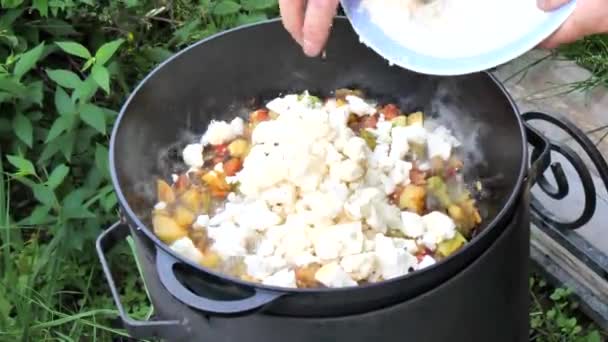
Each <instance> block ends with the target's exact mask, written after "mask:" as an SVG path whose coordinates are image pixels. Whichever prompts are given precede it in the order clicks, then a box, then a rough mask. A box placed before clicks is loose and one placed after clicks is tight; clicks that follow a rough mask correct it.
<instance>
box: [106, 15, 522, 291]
mask: <svg viewBox="0 0 608 342" xmlns="http://www.w3.org/2000/svg"><path fill="white" fill-rule="evenodd" d="M335 19H336V20H341V21H342V22H344V21H346V22H348V19H347V18H346V17H345V16H336V18H335ZM279 21H281V18H275V19H269V20H265V21H262V22H258V23H253V24H248V25H243V26H240V27H236V28H232V29H229V30H226V31H223V32H220V33H217V34H214V35H212V36H210V37H207V38H205V39H202V40H200V41H198V42H196V43H193V44H192V45H190V46H188V47H186V48H184V49H182V50H180V51H178V52H176V53H175V54H173V55H172V56H171V57H169V58H167V59H166V60H165V61H163V62H162V63H160V64H159V65H157V66H156V67H155V68H154V69H153V70H152V71H150V72H149V73H148V74H147V75H146V76H145V77H144V78H143V79H142V80H141V81H140V82H139V84H138V85H137V86H136V87H135V89H134V90H133V91H132V92H131V94H130V95H129V96H128V98H127V99H126V100H125V102H124V104H123V105H122V107H121V109H120V112H119V114H118V117H117V118H116V121H115V123H114V127H113V129H112V135H111V139H110V152H109V159H110V176H111V179H112V185H113V187H114V190H115V192H116V196H117V198H118V203H119V205H120V210H121V211H123V212H124V213H125V214H126V215H127V216H128V218H127V220H128V221H129V220H130V221H132V222H133V223H134V224H135V225H136V229H138V230H140V231H142V232H143V233H144V234H145V235H146V236H147V237H148V238H149V239H150V240H152V242H154V245H155V246H156V248H159V247H160V248H161V250H162V251H163V252H164V253H167V254H169V255H170V256H172V257H174V258H175V259H177V260H179V261H180V262H182V263H184V264H187V265H189V266H190V267H193V268H195V269H196V270H197V271H201V272H205V273H208V274H210V275H213V276H215V277H217V278H219V279H221V280H224V281H230V282H232V283H236V284H238V285H239V286H243V287H249V288H251V287H253V288H256V289H261V290H266V291H273V292H282V293H285V294H298V293H307V294H314V293H318V292H322V293H327V292H332V293H335V292H348V291H357V290H365V289H368V288H373V287H380V286H383V285H385V284H388V283H393V282H399V281H406V279H409V278H412V277H419V276H423V275H425V274H427V273H430V272H438V271H441V267H442V266H443V265H444V264H445V263H446V262H449V261H450V260H451V259H453V258H456V257H458V255H461V254H463V253H464V252H465V251H466V250H467V249H469V248H472V247H473V246H474V244H475V243H476V241H477V240H479V239H481V238H482V237H484V236H485V235H487V234H489V231H490V230H492V229H499V228H498V227H497V225H498V223H499V222H500V221H502V220H503V219H504V217H505V216H506V215H508V214H509V213H510V211H511V209H512V208H513V207H514V206H515V204H516V202H517V200H518V195H519V194H520V192H521V191H522V187H523V186H524V183H525V178H526V177H527V171H528V163H527V157H528V146H527V142H526V141H527V140H526V133H525V128H524V123H523V120H522V118H521V116H520V113H519V109H518V108H517V105H516V104H515V101H514V100H513V98H512V97H511V95H510V94H509V93H508V92H507V90H506V88H505V86H504V85H503V84H502V83H501V82H500V81H499V80H498V79H497V78H496V76H494V75H492V74H491V73H490V72H488V71H482V72H479V73H477V74H485V76H487V77H489V78H490V79H491V80H492V82H493V83H494V84H495V85H496V86H497V88H498V90H499V91H500V92H502V94H503V95H504V96H505V97H506V99H507V100H508V102H509V104H510V106H511V108H512V112H513V115H514V116H515V119H516V120H517V125H518V127H519V131H520V138H521V141H522V150H521V161H520V168H519V174H518V176H517V181H516V184H515V187H514V188H513V190H512V191H511V194H510V195H509V198H508V200H507V202H506V204H505V205H504V206H503V207H502V209H500V211H499V212H498V213H497V214H496V216H495V217H494V219H493V220H492V221H490V222H489V223H488V225H487V226H486V228H485V229H484V230H483V231H481V232H480V233H479V234H478V235H477V236H475V238H473V239H472V240H471V241H469V242H468V243H467V244H466V245H465V246H464V247H463V248H461V249H459V250H458V251H457V252H456V253H454V254H452V255H450V256H449V257H447V258H445V259H442V260H440V261H438V262H436V263H435V264H433V265H431V266H429V267H426V268H424V269H422V270H416V271H413V272H410V273H408V274H405V275H403V276H400V277H396V278H391V279H387V280H383V281H380V282H376V283H368V284H363V285H357V286H348V287H339V288H284V287H278V286H270V285H264V284H258V283H253V282H248V281H244V280H241V279H239V278H236V277H234V276H231V275H226V274H223V273H221V272H217V271H214V270H212V269H208V268H206V267H203V266H201V265H199V264H197V263H195V262H192V261H190V260H188V259H186V258H183V257H182V256H180V255H179V254H177V253H176V252H174V251H173V250H171V248H169V245H167V244H166V243H164V242H162V241H161V240H160V239H158V238H157V237H156V235H155V234H154V233H153V231H152V230H151V229H149V228H148V226H147V225H145V224H143V222H142V221H141V220H140V219H139V217H138V216H137V215H136V214H135V213H134V212H133V210H132V209H131V207H130V205H129V203H128V201H127V200H126V197H125V195H124V194H123V192H122V189H121V187H120V183H119V180H118V175H117V173H116V164H117V161H116V154H115V150H116V149H115V146H116V138H117V135H118V133H119V130H120V124H121V121H122V119H123V117H124V116H125V115H126V112H127V108H128V107H129V105H130V103H131V102H132V100H133V99H134V98H135V97H136V96H137V95H138V92H139V90H140V88H142V87H143V85H144V84H146V83H147V81H148V80H149V79H151V78H152V77H154V76H156V74H157V73H158V72H159V71H160V70H161V69H162V68H163V67H164V66H165V65H167V64H169V63H172V62H173V61H175V60H177V59H178V58H180V57H181V56H182V55H184V54H186V53H187V52H189V51H190V50H192V49H195V48H198V47H199V46H200V45H203V44H204V43H206V42H208V41H210V40H212V39H216V38H220V37H223V36H224V35H228V34H230V33H233V32H237V31H241V30H247V29H248V28H250V27H256V26H261V25H270V24H274V23H276V22H279Z"/></svg>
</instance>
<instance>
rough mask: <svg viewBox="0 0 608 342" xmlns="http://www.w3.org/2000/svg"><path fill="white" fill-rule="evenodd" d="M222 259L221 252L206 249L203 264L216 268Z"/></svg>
mask: <svg viewBox="0 0 608 342" xmlns="http://www.w3.org/2000/svg"><path fill="white" fill-rule="evenodd" d="M221 260H222V259H221V258H220V256H219V254H217V253H216V252H214V251H206V252H205V253H204V254H203V260H202V261H201V265H202V266H204V267H208V268H216V267H218V266H219V264H220V261H221Z"/></svg>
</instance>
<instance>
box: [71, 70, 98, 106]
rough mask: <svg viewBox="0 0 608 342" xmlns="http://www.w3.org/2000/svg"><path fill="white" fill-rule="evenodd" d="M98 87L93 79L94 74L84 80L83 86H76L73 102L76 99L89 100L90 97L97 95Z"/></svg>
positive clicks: (82, 101)
mask: <svg viewBox="0 0 608 342" xmlns="http://www.w3.org/2000/svg"><path fill="white" fill-rule="evenodd" d="M97 89H99V86H98V85H97V82H95V80H94V79H93V75H90V76H89V77H87V79H86V80H84V82H83V83H82V86H80V87H78V88H76V90H75V91H74V92H73V93H72V102H75V101H76V100H79V101H80V102H81V103H84V102H88V101H89V99H91V97H93V95H95V93H96V92H97Z"/></svg>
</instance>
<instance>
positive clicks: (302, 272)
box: [295, 264, 321, 288]
mask: <svg viewBox="0 0 608 342" xmlns="http://www.w3.org/2000/svg"><path fill="white" fill-rule="evenodd" d="M319 268H321V265H318V264H311V265H308V266H306V267H300V268H296V270H295V274H296V284H297V285H298V287H299V288H311V287H317V286H319V283H318V282H317V280H316V279H315V274H316V273H317V271H318V270H319Z"/></svg>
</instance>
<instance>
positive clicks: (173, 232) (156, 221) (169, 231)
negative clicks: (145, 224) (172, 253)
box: [152, 215, 188, 243]
mask: <svg viewBox="0 0 608 342" xmlns="http://www.w3.org/2000/svg"><path fill="white" fill-rule="evenodd" d="M152 226H153V227H154V234H156V236H158V238H159V239H161V240H162V241H163V242H165V243H172V242H173V241H175V240H177V239H180V238H182V237H184V236H186V235H188V230H187V229H186V228H184V227H182V226H180V225H179V224H178V223H177V222H176V221H175V220H174V219H172V218H171V217H169V216H165V215H154V217H153V218H152Z"/></svg>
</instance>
